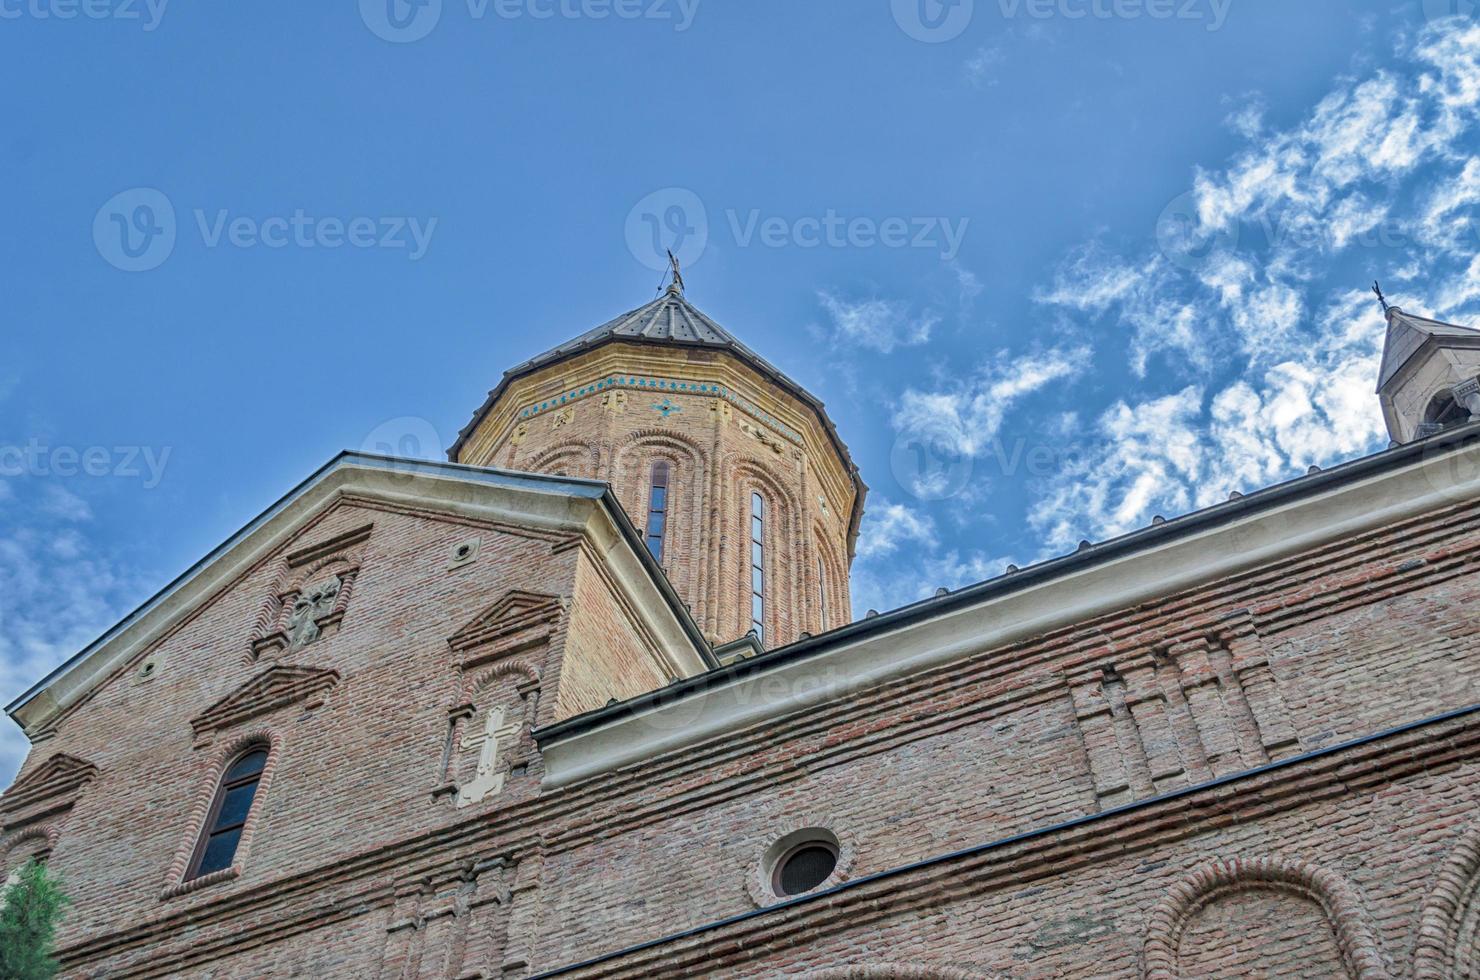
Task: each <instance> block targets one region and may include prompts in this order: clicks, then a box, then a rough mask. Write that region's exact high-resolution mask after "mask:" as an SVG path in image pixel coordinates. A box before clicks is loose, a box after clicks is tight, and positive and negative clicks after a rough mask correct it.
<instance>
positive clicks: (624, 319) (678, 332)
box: [506, 286, 799, 387]
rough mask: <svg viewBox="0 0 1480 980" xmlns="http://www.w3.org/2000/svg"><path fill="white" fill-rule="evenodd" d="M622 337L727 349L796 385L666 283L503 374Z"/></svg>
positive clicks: (643, 341)
mask: <svg viewBox="0 0 1480 980" xmlns="http://www.w3.org/2000/svg"><path fill="white" fill-rule="evenodd" d="M613 340H624V341H628V342H632V343H654V344H663V345H667V346H694V347H717V348H720V349H722V350H730V351H733V352H735V353H736V354H739V355H740V356H742V357H744V358H745V359H746V360H749V361H753V362H755V363H756V365H757V366H758V367H760V368H762V370H764V371H765V373H767V374H773V375H777V376H778V377H780V378H782V379H784V382H785V383H786V384H787V385H788V386H791V387H799V386H797V385H796V383H795V382H793V381H791V379H789V378H786V376H785V375H783V374H782V373H781V371H780V369H778V368H776V367H774V366H773V365H771V364H770V363H769V362H767V361H766V360H765V359H764V358H762V357H761V356H760V355H759V354H757V353H756V352H755V351H753V350H751V349H750V348H748V347H746V346H745V345H744V344H742V343H740V341H738V340H736V339H735V338H734V336H733V335H731V334H730V332H729V331H728V330H726V329H725V328H724V327H722V326H720V325H719V324H718V323H715V322H714V321H713V320H711V319H710V318H709V317H707V316H705V315H704V313H703V312H702V311H701V310H700V309H699V308H698V307H697V306H695V305H694V304H693V303H690V302H689V301H688V300H687V299H686V298H684V295H683V293H682V292H681V291H679V289H678V288H677V287H674V286H670V287H668V289H667V290H665V291H664V293H663V295H662V296H659V297H658V298H657V299H655V300H653V301H652V302H651V303H647V304H644V305H643V306H639V307H638V308H637V309H635V310H629V311H628V312H626V313H623V314H622V315H621V316H619V317H616V318H614V319H611V320H608V321H607V322H606V323H603V324H602V325H601V326H599V327H594V328H592V329H590V330H587V331H586V332H585V333H583V334H581V335H580V336H579V337H576V338H574V339H573V340H568V341H566V342H565V343H563V344H561V345H560V346H558V347H554V348H551V349H550V350H548V351H545V353H543V354H540V355H537V356H535V357H532V358H530V359H529V360H527V361H525V362H524V363H523V364H517V365H515V366H514V367H512V368H510V369H509V370H508V372H507V374H506V377H514V376H517V375H521V374H524V373H526V372H528V371H532V370H534V369H535V368H540V367H544V366H545V365H546V364H553V363H555V362H556V361H559V360H563V359H564V358H567V357H571V356H574V355H576V354H579V353H581V352H582V351H587V350H590V349H591V348H592V347H597V346H600V345H601V344H605V343H607V342H609V341H613Z"/></svg>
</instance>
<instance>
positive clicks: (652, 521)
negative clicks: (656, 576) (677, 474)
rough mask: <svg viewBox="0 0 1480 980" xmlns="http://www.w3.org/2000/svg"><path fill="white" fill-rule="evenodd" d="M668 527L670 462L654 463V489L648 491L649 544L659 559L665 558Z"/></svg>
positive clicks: (649, 548)
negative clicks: (664, 549)
mask: <svg viewBox="0 0 1480 980" xmlns="http://www.w3.org/2000/svg"><path fill="white" fill-rule="evenodd" d="M667 529H668V463H667V461H666V460H661V459H660V460H658V461H657V462H656V463H654V464H653V478H652V489H651V490H649V491H648V519H647V546H648V551H651V552H652V553H653V557H654V558H656V559H658V561H662V560H663V538H664V532H666V531H667Z"/></svg>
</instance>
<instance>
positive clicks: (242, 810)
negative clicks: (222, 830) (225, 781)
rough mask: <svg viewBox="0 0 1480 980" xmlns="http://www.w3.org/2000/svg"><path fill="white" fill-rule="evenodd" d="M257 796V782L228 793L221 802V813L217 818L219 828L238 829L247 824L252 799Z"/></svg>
mask: <svg viewBox="0 0 1480 980" xmlns="http://www.w3.org/2000/svg"><path fill="white" fill-rule="evenodd" d="M256 794H257V783H256V782H255V781H253V782H250V783H248V784H247V785H245V786H238V787H236V788H235V789H229V790H227V791H226V798H225V799H223V800H222V801H221V813H220V815H218V816H217V817H216V826H217V827H236V826H240V825H241V824H244V823H246V822H247V811H248V810H250V809H252V797H253V796H255V795H256Z"/></svg>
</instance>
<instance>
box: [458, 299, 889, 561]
mask: <svg viewBox="0 0 1480 980" xmlns="http://www.w3.org/2000/svg"><path fill="white" fill-rule="evenodd" d="M610 343H631V344H653V345H655V346H663V347H691V348H702V349H705V350H716V351H725V352H727V353H729V354H732V355H734V356H735V357H737V358H739V359H740V360H741V361H744V362H745V363H747V364H749V365H750V366H751V367H752V368H754V369H755V370H756V371H758V372H760V374H761V375H762V376H763V377H765V378H767V379H768V380H770V381H772V382H774V383H775V384H776V385H778V386H779V387H781V388H783V389H785V390H786V391H787V392H788V393H789V394H791V395H792V396H793V397H795V398H796V399H798V400H799V401H801V402H802V403H803V404H804V405H806V406H807V407H808V408H810V409H812V411H813V412H815V413H816V415H817V418H818V420H819V421H821V423H822V427H823V430H824V431H825V432H826V433H827V437H828V441H829V442H831V443H832V446H833V449H834V450H835V451H836V452H837V454H838V455H839V457H841V458H842V460H843V466H844V468H845V469H846V470H847V471H848V475H849V477H850V479H851V480H852V481H853V486H854V497H853V513H852V514H851V515H850V517H849V524H848V550H849V552H850V554H851V552H852V551H853V548H854V546H855V542H856V541H857V538H858V527H859V524H860V522H861V521H862V519H863V501H864V497H865V496H867V494H868V485H867V484H866V483H864V482H863V477H862V476H861V475H860V474H859V472H858V467H857V465H856V464H854V462H853V456H852V454H850V453H849V452H848V446H847V444H845V443H844V442H843V439H842V437H841V436H840V435H838V429H837V426H836V425H834V424H833V421H832V419H831V418H829V417H828V414H827V408H826V406H824V405H823V403H822V401H821V400H820V399H818V398H817V396H815V395H813V394H812V393H811V392H809V391H808V390H807V389H806V388H803V387H802V386H801V385H800V384H798V383H797V382H796V381H794V380H792V379H791V378H790V377H789V376H788V375H787V374H786V372H784V371H782V370H781V369H780V368H778V367H776V366H775V365H774V364H772V363H771V362H770V361H768V360H766V359H765V358H764V357H761V356H760V355H759V354H757V353H756V352H755V351H753V350H751V349H750V348H749V347H747V346H745V345H744V344H742V343H741V342H740V341H738V340H736V339H735V337H734V335H733V334H731V333H730V332H729V331H728V330H726V329H725V328H724V327H722V326H720V325H719V324H718V323H716V322H714V320H712V319H710V318H709V317H708V316H707V315H705V314H704V313H703V312H702V311H701V310H700V309H699V308H698V307H696V306H695V305H694V304H693V303H690V302H689V301H688V299H687V298H686V297H685V296H684V294H683V292H682V291H681V290H679V289H678V288H677V287H676V286H669V287H668V289H667V290H666V291H665V292H664V293H663V295H662V296H659V297H658V298H657V299H655V300H653V301H652V302H651V303H645V304H643V305H642V306H639V307H638V308H637V309H635V310H629V311H628V312H626V313H623V314H622V315H621V316H618V317H616V318H614V319H611V320H608V321H607V322H606V323H603V324H601V325H600V326H598V327H594V328H592V329H591V330H587V331H586V332H585V333H583V334H581V335H580V336H578V337H576V338H574V339H572V340H568V341H566V342H565V343H563V344H560V345H559V346H557V347H552V348H551V349H550V350H547V351H545V352H544V353H543V354H537V355H535V356H534V357H531V358H530V359H529V360H527V361H524V362H523V363H521V364H516V365H514V366H513V367H511V368H509V370H507V371H505V372H504V376H503V378H502V379H500V380H499V383H498V384H497V385H495V386H494V388H493V389H492V390H491V391H489V392H488V397H487V398H485V399H484V401H483V404H482V405H481V406H479V408H478V410H477V411H476V412H474V413H473V417H472V419H471V420H469V422H468V424H467V425H465V426H463V427H462V430H461V431H459V432H458V434H457V438H456V439H455V440H453V443H452V445H451V446H449V447H448V449H447V458H448V459H450V460H455V459H457V454H458V452H459V451H461V449H462V447H463V445H464V444H465V443H466V442H467V441H468V438H469V437H470V436H471V435H472V434H473V430H474V429H476V428H478V425H479V424H480V423H481V422H482V421H483V419H484V418H486V417H487V416H488V413H489V412H490V411H491V410H492V409H493V406H494V405H495V404H496V403H497V402H498V400H499V399H500V398H501V397H503V394H504V392H505V391H507V390H508V387H509V385H510V384H512V383H513V382H514V381H516V380H517V379H519V378H522V377H524V376H526V375H528V374H531V373H533V372H535V371H538V370H540V369H541V368H544V367H548V366H549V365H551V364H558V363H559V362H561V361H563V360H566V359H567V358H571V357H575V356H576V355H578V354H582V353H585V352H586V351H589V350H594V349H595V348H597V347H601V346H603V345H605V344H610Z"/></svg>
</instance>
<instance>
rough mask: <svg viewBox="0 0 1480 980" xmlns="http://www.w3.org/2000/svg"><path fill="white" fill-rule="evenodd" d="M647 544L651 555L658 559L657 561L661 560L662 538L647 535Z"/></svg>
mask: <svg viewBox="0 0 1480 980" xmlns="http://www.w3.org/2000/svg"><path fill="white" fill-rule="evenodd" d="M647 546H648V551H651V552H652V553H653V557H654V558H656V559H658V561H662V560H663V539H662V538H655V537H652V536H651V535H649V536H648V539H647Z"/></svg>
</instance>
